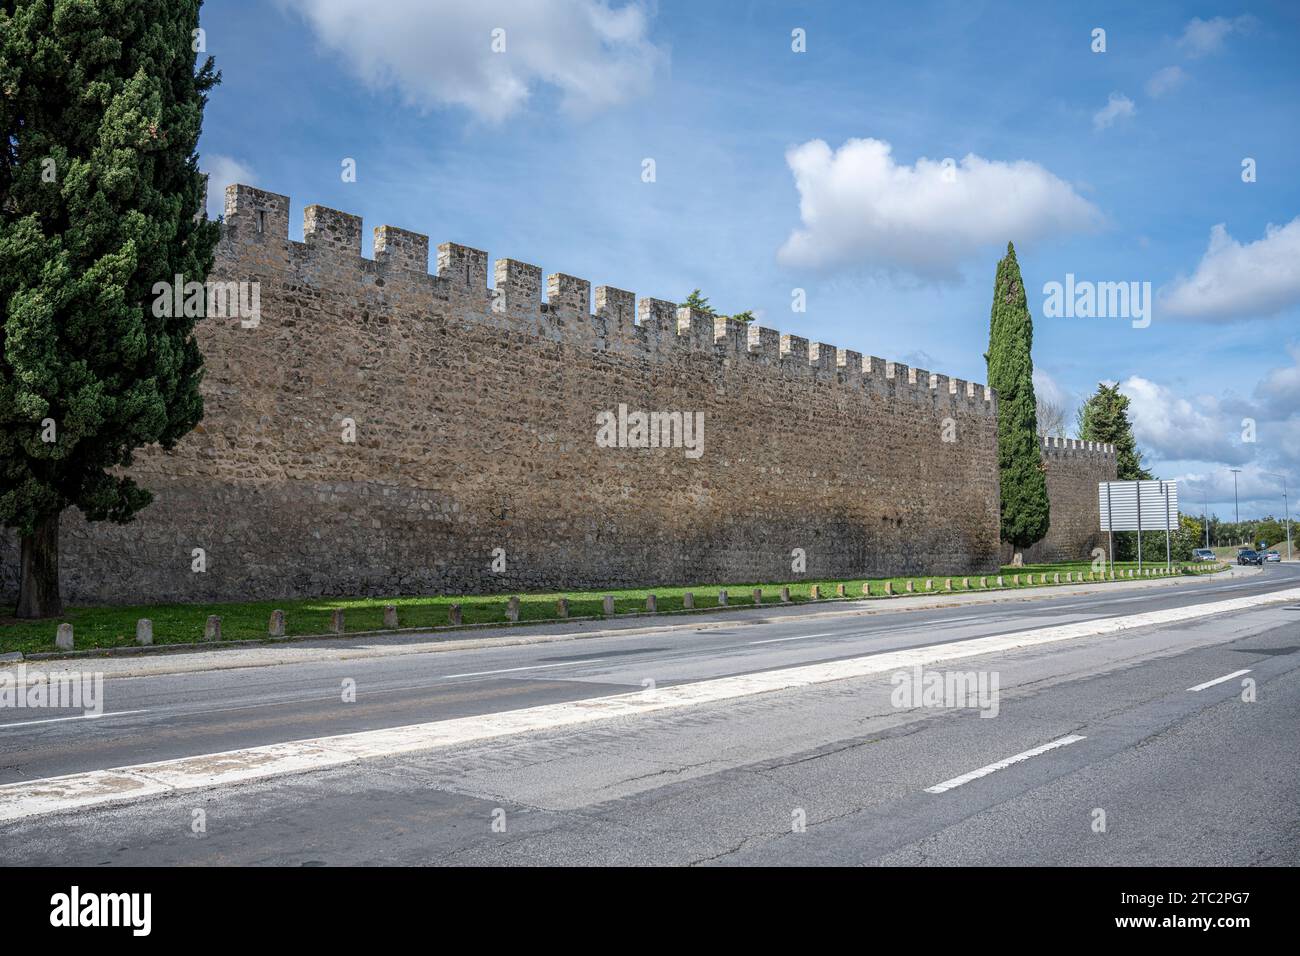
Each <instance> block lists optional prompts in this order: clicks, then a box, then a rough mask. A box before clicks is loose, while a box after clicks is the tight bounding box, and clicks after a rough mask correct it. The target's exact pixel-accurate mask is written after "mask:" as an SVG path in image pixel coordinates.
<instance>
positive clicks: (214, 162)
mask: <svg viewBox="0 0 1300 956" xmlns="http://www.w3.org/2000/svg"><path fill="white" fill-rule="evenodd" d="M199 169H200V170H202V171H203V172H205V173H207V174H208V218H209V219H216V218H217V217H218V216H220V215H221V214H222V213H223V212H225V208H226V187H227V186H229V185H230V184H231V183H243V184H244V185H245V186H256V185H257V174H256V173H255V172H253V168H252V167H251V166H249V165H248V164H247V163H242V162H240V161H239V160H237V159H235V158H234V157H233V156H222V155H220V154H216V153H214V154H212V155H210V156H204V157H203V159H202V161H201V162H200V163H199Z"/></svg>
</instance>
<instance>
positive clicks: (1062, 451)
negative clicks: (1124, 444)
mask: <svg viewBox="0 0 1300 956" xmlns="http://www.w3.org/2000/svg"><path fill="white" fill-rule="evenodd" d="M1043 454H1044V455H1048V456H1050V457H1053V458H1063V457H1066V456H1072V455H1096V456H1099V457H1107V458H1113V457H1115V446H1114V445H1111V444H1107V443H1105V442H1099V441H1084V440H1083V439H1081V438H1056V437H1053V436H1048V437H1045V438H1044V439H1043Z"/></svg>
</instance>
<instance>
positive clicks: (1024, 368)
mask: <svg viewBox="0 0 1300 956" xmlns="http://www.w3.org/2000/svg"><path fill="white" fill-rule="evenodd" d="M1033 345H1034V320H1033V318H1032V317H1031V316H1030V314H1029V303H1028V301H1027V300H1026V298H1025V284H1024V282H1023V281H1022V280H1021V278H1020V263H1018V262H1017V261H1016V250H1015V247H1014V246H1013V245H1012V244H1011V243H1009V242H1008V243H1007V254H1006V256H1005V257H1003V258H1002V259H1001V260H1000V261H999V262H998V272H997V279H996V281H995V282H994V285H993V311H992V315H991V317H990V320H989V351H988V354H987V355H985V356H984V357H985V359H986V360H987V361H988V369H989V385H991V386H992V387H993V388H994V390H995V391H996V392H997V395H998V470H999V473H1000V479H1001V485H1002V540H1003V541H1006V542H1008V543H1009V544H1011V546H1012V549H1013V551H1014V554H1015V560H1016V562H1017V563H1018V562H1019V560H1020V552H1021V551H1023V550H1024V549H1025V548H1027V547H1029V546H1030V545H1031V544H1033V543H1034V542H1035V541H1041V540H1042V539H1043V538H1044V537H1045V536H1046V535H1047V529H1048V524H1049V522H1050V519H1051V508H1050V505H1049V503H1048V500H1047V477H1046V475H1045V474H1044V472H1043V457H1042V449H1041V448H1040V446H1039V438H1038V419H1037V402H1036V401H1035V399H1034V360H1033V357H1032V354H1031V353H1032V351H1033Z"/></svg>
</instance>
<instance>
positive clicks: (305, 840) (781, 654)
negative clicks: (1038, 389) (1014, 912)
mask: <svg viewBox="0 0 1300 956" xmlns="http://www.w3.org/2000/svg"><path fill="white" fill-rule="evenodd" d="M1297 586H1300V565H1292V564H1287V565H1280V566H1278V565H1273V566H1269V567H1266V568H1265V569H1263V570H1262V571H1259V572H1256V571H1251V572H1248V573H1246V574H1244V575H1242V576H1239V577H1232V578H1224V577H1214V578H1207V579H1202V580H1195V581H1184V582H1180V583H1179V584H1177V585H1176V586H1172V587H1170V586H1159V587H1127V586H1107V587H1103V588H1099V589H1095V590H1094V592H1093V593H1088V594H1080V593H1071V592H1070V591H1069V590H1068V589H1063V590H1061V591H1053V590H1046V591H1044V592H1042V594H1041V596H1034V597H1025V596H1024V595H1016V598H1017V599H1016V600H1014V601H1006V602H998V603H961V602H954V605H953V606H950V607H936V608H928V609H915V608H908V607H907V606H906V603H907V602H905V601H898V602H889V603H887V604H886V603H884V602H872V603H871V604H863V605H843V606H841V605H835V606H829V605H822V606H819V607H814V608H800V609H793V608H787V609H781V610H780V611H779V612H772V613H765V614H763V615H762V617H761V619H760V618H759V617H758V616H756V615H755V614H754V613H753V612H748V613H746V612H735V613H731V612H727V613H725V614H715V615H710V616H707V617H700V618H696V619H691V620H687V619H681V618H674V619H671V622H670V623H667V624H660V623H658V622H650V623H647V622H646V621H645V620H644V619H643V621H642V622H641V623H640V624H639V625H638V626H636V627H635V628H634V629H632V630H630V631H628V632H627V633H623V634H612V635H608V636H602V637H599V638H595V639H588V640H568V641H566V640H553V641H548V642H546V643H532V644H524V645H518V644H512V645H509V646H499V647H466V648H463V649H460V648H455V647H451V648H448V647H441V648H439V649H437V650H436V651H427V652H403V653H393V652H391V651H392V648H393V644H392V643H391V642H388V643H384V644H383V646H382V650H383V651H384V652H379V651H377V650H376V651H372V650H368V649H367V648H364V647H355V648H351V649H350V653H349V654H339V653H337V651H335V652H332V653H331V654H330V655H328V656H325V657H312V656H311V655H306V659H303V658H304V654H303V652H302V651H301V650H300V649H299V650H295V649H293V648H285V649H284V652H283V653H284V657H285V658H286V659H287V660H289V661H290V662H289V663H284V664H273V665H270V666H266V664H265V659H264V658H263V659H261V663H262V665H263V666H233V667H232V666H225V665H224V664H223V663H222V661H221V659H220V658H221V655H219V654H214V655H208V657H209V658H211V660H210V661H208V662H207V663H206V664H205V665H204V666H205V667H206V668H207V669H189V670H186V671H184V672H179V673H156V674H148V675H146V676H135V677H128V676H110V677H109V679H107V680H106V681H105V700H106V704H105V713H104V716H101V717H96V718H84V717H82V716H81V715H80V714H79V713H75V712H58V711H49V710H44V711H22V710H3V711H0V784H18V783H22V782H25V781H26V782H30V781H33V780H40V779H44V778H49V777H54V776H58V775H62V774H73V773H80V772H83V771H88V770H98V769H106V768H115V767H123V766H127V765H132V764H140V763H145V762H152V761H160V760H169V759H172V758H178V757H188V756H192V755H197V754H212V753H217V752H223V751H229V750H235V749H238V748H250V747H263V746H265V745H267V744H277V743H281V742H285V741H299V740H303V739H306V738H314V737H320V736H325V735H334V734H348V733H355V732H359V731H370V730H376V729H380V728H394V727H403V726H406V725H411V724H418V723H423V722H428V721H445V720H450V719H453V718H461V717H487V716H488V715H494V714H501V713H503V712H509V711H517V710H520V709H523V708H534V707H537V706H538V705H543V704H554V703H558V702H563V701H585V700H588V699H590V698H600V697H606V696H608V695H616V694H626V693H628V692H629V691H640V690H641V689H642V688H643V687H645V686H646V685H647V682H653V685H654V686H655V687H658V688H670V687H680V686H683V685H696V684H698V685H701V686H704V682H708V681H713V680H715V679H717V678H723V677H731V676H733V675H745V674H754V673H757V672H768V671H775V670H780V669H784V668H792V667H798V666H802V665H808V664H815V663H822V662H833V661H846V660H851V659H857V658H861V657H863V656H865V655H873V654H879V653H883V652H887V651H897V650H903V649H910V648H925V647H934V646H937V645H942V644H948V643H952V642H963V641H968V640H972V639H976V638H981V637H988V636H991V635H1006V634H1015V633H1019V632H1025V631H1029V630H1031V629H1038V628H1044V627H1051V626H1055V625H1060V624H1067V623H1074V622H1087V621H1094V620H1104V619H1113V618H1114V619H1117V618H1122V617H1128V616H1131V615H1134V614H1141V613H1146V612H1151V611H1159V610H1162V609H1166V608H1177V607H1187V606H1190V605H1195V604H1204V603H1211V602H1217V601H1223V600H1227V599H1230V598H1239V597H1248V596H1253V595H1259V594H1267V593H1269V592H1271V591H1277V590H1283V589H1286V588H1294V587H1297ZM572 629H573V631H574V632H575V633H578V632H580V631H581V630H582V628H580V627H579V626H578V625H573V626H572ZM551 631H552V633H554V631H555V629H554V628H552V629H551ZM559 636H562V635H559ZM417 646H418V645H417ZM235 660H237V658H235V657H233V656H232V657H231V661H232V662H233V661H235ZM31 666H32V667H33V668H34V667H35V666H36V665H34V664H33V665H31ZM48 666H49V665H47V667H48ZM79 666H81V667H85V668H94V667H95V666H96V665H95V663H94V662H83V663H81V664H80V665H79ZM100 666H102V665H100ZM187 666H192V662H191V663H190V664H187ZM106 669H107V668H106ZM936 669H938V670H940V671H943V670H945V669H947V670H958V671H962V672H979V673H982V674H985V675H989V674H995V675H996V676H997V679H998V680H999V695H1000V696H999V701H998V706H997V712H996V717H993V718H992V719H986V718H983V717H980V716H979V710H978V709H975V708H953V707H943V706H937V707H936V706H920V707H909V706H902V707H900V706H895V703H896V702H895V701H894V700H892V699H891V694H892V692H893V690H894V688H893V685H892V684H891V680H890V675H874V676H866V677H853V678H850V679H844V680H833V681H829V682H825V683H817V684H812V685H809V686H800V687H792V688H789V689H785V690H779V691H774V692H769V693H762V694H751V695H748V696H739V697H736V698H734V699H729V700H725V701H719V702H714V703H704V704H699V705H697V706H690V707H681V708H677V709H672V710H666V711H661V712H655V713H648V714H640V715H634V716H628V717H619V718H616V719H612V720H608V721H602V722H599V723H593V724H591V725H588V726H584V727H576V728H567V729H563V728H561V729H555V730H550V731H543V732H529V733H521V734H511V735H506V736H503V737H498V738H496V739H493V740H487V741H479V742H473V743H470V744H467V745H462V746H456V747H449V748H448V747H444V748H439V749H434V750H427V751H420V752H415V753H404V754H401V755H399V756H394V757H391V758H388V757H385V758H380V759H372V760H366V761H364V762H361V763H357V764H351V765H348V766H345V767H336V768H332V769H324V770H318V771H315V772H311V773H304V774H297V775H292V776H285V777H279V778H275V779H269V780H260V781H255V782H251V783H247V784H243V785H239V786H227V787H220V788H215V789H203V790H196V791H193V792H187V793H175V794H168V795H164V796H160V797H154V798H150V799H147V800H141V801H137V802H133V803H127V804H123V805H119V806H107V807H94V808H86V809H82V810H79V811H77V812H75V813H62V814H49V815H42V816H36V817H31V818H28V819H25V820H19V821H15V822H10V823H4V824H0V843H3V845H4V846H5V853H4V854H3V860H2V862H3V863H5V864H8V865H33V864H53V863H64V864H67V863H76V864H87V865H99V864H135V865H139V864H153V863H162V864H180V863H186V864H204V863H207V864H222V863H238V864H287V865H297V864H312V865H319V864H326V865H344V864H350V863H356V864H360V863H392V864H457V863H469V864H473V863H478V864H511V863H529V864H557V863H558V864H589V863H595V864H603V863H619V864H650V863H663V864H685V863H719V864H746V863H761V864H772V865H783V864H799V863H836V864H862V863H871V864H931V863H938V864H966V863H976V864H981V863H982V864H989V863H992V864H1001V863H1042V864H1057V865H1067V864H1076V863H1085V864H1119V863H1123V864H1175V863H1180V864H1201V863H1216V864H1217V863H1222V864H1257V863H1262V864H1287V865H1295V864H1296V863H1298V862H1300V784H1297V781H1300V748H1297V747H1296V746H1295V742H1296V739H1297V737H1296V729H1295V728H1296V727H1297V718H1298V717H1300V602H1290V603H1271V604H1266V605H1263V606H1260V607H1256V608H1251V609H1248V610H1243V611H1239V612H1235V613H1232V614H1219V615H1211V616H1202V617H1197V618H1195V619H1193V620H1190V621H1186V622H1183V623H1179V624H1176V625H1165V626H1149V627H1140V628H1135V629H1130V630H1126V631H1122V632H1119V633H1102V634H1095V635H1092V636H1087V637H1079V638H1072V639H1070V640H1064V641H1060V642H1057V643H1053V644H1050V645H1044V646H1034V647H1024V648H1018V649H1012V650H1007V651H1001V652H998V653H995V654H988V655H985V656H982V657H979V658H969V659H966V660H965V661H963V662H962V663H960V664H956V665H952V666H951V667H947V666H946V665H945V666H943V667H939V668H936ZM1243 670H1244V671H1248V673H1247V674H1244V675H1238V676H1235V677H1233V678H1231V679H1228V680H1224V681H1221V682H1219V683H1216V684H1213V685H1211V686H1208V687H1205V688H1204V689H1202V690H1196V691H1193V690H1189V688H1192V687H1194V686H1199V685H1201V684H1203V683H1206V682H1209V681H1214V680H1217V679H1219V678H1221V677H1223V676H1224V675H1228V674H1235V673H1236V672H1238V671H1243ZM1243 680H1246V681H1249V682H1252V683H1251V686H1250V687H1249V689H1247V688H1245V687H1243V684H1242V681H1243ZM353 684H354V686H355V701H349V700H345V696H347V695H345V693H344V691H345V690H347V689H348V688H349V687H351V686H353ZM1252 693H1253V700H1251V701H1250V702H1247V701H1245V700H1243V699H1242V697H1243V694H1246V695H1247V696H1249V695H1250V694H1252ZM986 709H987V708H986ZM1071 738H1079V739H1071ZM1061 741H1066V742H1064V743H1062V742H1061ZM1047 746H1051V749H1046V750H1042V751H1041V752H1036V753H1032V755H1030V756H1024V757H1022V758H1021V759H1018V760H1017V761H1016V762H1013V763H1010V764H1008V765H1006V766H999V762H1001V761H1007V760H1008V759H1009V758H1014V757H1018V756H1019V755H1022V754H1026V753H1028V752H1033V751H1036V750H1039V749H1040V748H1044V747H1047ZM991 766H992V767H995V768H996V769H992V770H989V769H988V768H989V767H991ZM975 771H981V772H982V775H980V776H977V777H973V778H970V779H963V776H964V775H969V774H971V773H972V772H975ZM954 780H958V781H960V782H957V783H955V784H954V783H952V781H954ZM944 786H946V787H947V788H946V789H939V790H938V791H937V792H936V791H935V788H936V787H940V788H942V787H944ZM198 810H201V811H202V813H201V814H198V815H197V816H199V817H202V819H203V824H204V825H203V827H202V828H201V832H195V829H196V827H195V819H196V813H195V811H198ZM1103 824H1104V825H1103Z"/></svg>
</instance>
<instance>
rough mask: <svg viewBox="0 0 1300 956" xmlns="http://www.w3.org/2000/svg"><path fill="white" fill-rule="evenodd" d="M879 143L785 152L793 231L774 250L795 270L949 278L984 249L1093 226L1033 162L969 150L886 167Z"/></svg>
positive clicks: (1067, 190) (1093, 218) (1073, 196)
mask: <svg viewBox="0 0 1300 956" xmlns="http://www.w3.org/2000/svg"><path fill="white" fill-rule="evenodd" d="M890 152H891V147H890V145H889V144H888V143H886V142H883V141H881V140H878V139H851V140H849V141H848V142H846V143H845V144H844V145H843V146H841V147H840V148H839V149H838V150H832V149H831V148H830V147H829V146H828V145H827V144H826V143H825V142H824V141H822V140H820V139H817V140H811V141H810V142H807V143H804V144H802V145H800V146H796V147H794V148H793V149H791V150H789V151H788V152H787V153H786V162H787V163H788V164H789V166H790V169H791V171H792V172H793V173H794V180H795V186H796V188H797V189H798V190H799V215H800V218H801V220H802V226H801V227H800V228H798V229H796V230H795V231H794V232H792V233H791V234H790V237H789V238H788V239H787V240H786V241H785V244H784V245H783V246H782V247H781V249H780V251H779V253H778V258H779V259H780V261H781V262H783V263H785V264H787V265H791V266H798V267H810V268H833V267H843V266H853V265H864V266H867V267H871V268H875V269H882V270H886V271H900V272H905V273H911V274H913V275H917V276H921V277H923V278H932V279H944V280H954V279H956V278H957V277H958V266H959V264H960V263H961V262H962V261H964V260H966V259H968V258H969V257H971V256H972V255H973V254H975V253H977V252H978V251H980V250H981V249H984V248H986V247H988V246H991V245H1003V244H1005V243H1006V242H1007V241H1008V240H1012V241H1016V242H1021V241H1024V242H1029V241H1032V240H1035V239H1040V238H1043V237H1046V236H1053V235H1059V234H1063V233H1069V232H1078V231H1084V230H1088V229H1092V228H1095V227H1096V226H1098V225H1099V224H1100V223H1101V220H1102V216H1101V213H1100V211H1099V210H1098V209H1097V208H1096V207H1095V206H1094V205H1093V204H1092V203H1090V202H1088V201H1087V200H1086V199H1084V198H1083V197H1082V196H1080V195H1079V194H1078V193H1077V192H1075V190H1074V189H1073V187H1071V186H1070V184H1068V183H1066V182H1065V181H1064V180H1062V179H1059V178H1057V177H1056V176H1054V175H1053V174H1052V173H1050V172H1049V171H1048V170H1046V169H1044V168H1043V167H1042V166H1040V165H1038V164H1037V163H1033V162H1029V161H1027V160H1017V161H1015V162H1001V161H997V160H988V159H984V158H982V157H980V156H976V155H974V154H970V155H968V156H966V158H965V159H963V160H962V161H961V162H960V163H956V162H950V161H946V160H945V161H939V160H932V159H925V158H921V159H918V160H917V161H916V164H915V165H913V166H906V165H901V164H898V163H896V162H894V159H893V157H892V156H891V155H890Z"/></svg>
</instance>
